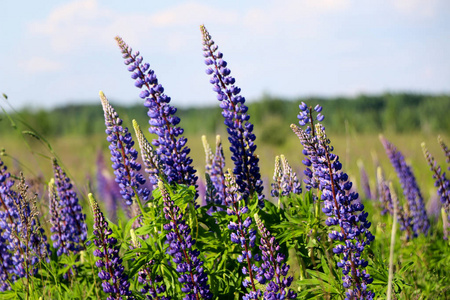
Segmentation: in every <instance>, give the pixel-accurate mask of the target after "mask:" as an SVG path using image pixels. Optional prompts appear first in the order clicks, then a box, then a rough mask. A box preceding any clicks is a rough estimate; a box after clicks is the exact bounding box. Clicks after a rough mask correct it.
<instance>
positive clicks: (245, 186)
mask: <svg viewBox="0 0 450 300" xmlns="http://www.w3.org/2000/svg"><path fill="white" fill-rule="evenodd" d="M200 30H201V32H202V35H203V51H204V53H203V55H204V57H205V58H206V59H205V64H206V65H207V66H208V68H207V69H206V73H207V74H208V75H212V77H211V79H210V83H211V84H212V85H213V86H214V87H213V90H214V91H215V92H216V93H217V99H218V100H219V101H220V102H221V103H220V107H221V108H222V109H223V112H222V115H223V117H224V118H225V121H224V123H225V125H226V126H227V127H228V128H227V131H228V135H229V136H228V140H229V141H230V144H231V146H230V151H231V153H232V156H231V159H232V160H233V162H234V165H235V166H234V170H233V173H234V175H235V176H236V182H237V184H238V186H239V191H240V192H241V193H243V195H244V199H245V200H246V201H247V199H248V197H249V196H253V194H254V193H255V192H256V193H257V195H258V200H259V205H260V207H263V206H264V196H263V194H262V192H263V182H262V180H261V175H260V171H259V166H258V163H259V158H258V156H257V155H256V154H255V150H256V145H255V139H256V136H255V134H254V133H253V124H252V123H250V122H249V119H250V116H249V114H248V113H247V111H248V108H247V106H245V104H244V103H245V98H244V97H242V96H241V95H239V93H240V91H241V89H240V88H239V87H237V86H236V85H235V79H234V77H232V76H231V75H230V73H231V71H230V69H229V68H227V63H226V61H224V60H223V54H222V53H221V52H219V51H217V49H218V47H217V45H215V43H214V41H213V40H212V39H211V35H210V34H209V32H208V31H207V30H206V28H205V26H201V27H200Z"/></svg>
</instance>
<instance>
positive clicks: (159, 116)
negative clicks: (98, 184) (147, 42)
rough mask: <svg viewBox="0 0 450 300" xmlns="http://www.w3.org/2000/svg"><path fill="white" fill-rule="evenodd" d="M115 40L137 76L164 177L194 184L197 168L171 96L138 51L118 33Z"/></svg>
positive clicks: (133, 73) (130, 68)
mask: <svg viewBox="0 0 450 300" xmlns="http://www.w3.org/2000/svg"><path fill="white" fill-rule="evenodd" d="M116 41H117V43H118V45H119V47H120V49H121V50H122V54H123V58H124V59H125V64H126V65H127V66H128V71H130V72H132V74H131V78H133V79H134V80H136V81H135V86H136V87H138V88H139V89H142V92H141V93H140V95H139V97H141V98H142V99H144V100H145V102H144V105H145V106H146V107H147V108H148V116H149V117H150V120H149V123H150V128H149V131H150V133H154V134H156V135H157V136H158V139H154V140H153V145H154V146H156V147H157V150H156V152H157V154H158V155H159V158H160V160H161V163H162V165H163V168H164V174H165V176H166V178H167V181H168V182H169V183H178V184H185V185H192V186H195V185H196V182H197V177H196V176H195V172H196V171H195V169H194V168H193V167H192V159H191V158H190V157H189V156H188V155H189V152H190V151H191V150H190V149H189V147H187V146H186V143H187V139H186V138H185V137H184V136H181V135H182V134H183V132H184V130H183V129H182V128H181V127H179V126H177V125H178V124H179V123H180V118H178V117H177V116H176V115H175V113H176V111H177V109H176V108H175V107H173V106H170V105H169V102H170V97H168V96H167V95H166V94H164V88H163V87H162V85H161V84H159V83H158V79H157V78H156V74H155V72H154V71H153V70H152V69H150V65H149V64H148V63H142V60H143V58H142V56H140V55H139V52H136V53H134V54H133V51H132V49H131V47H129V46H128V45H127V44H126V43H125V42H124V41H123V40H122V39H121V38H120V37H116Z"/></svg>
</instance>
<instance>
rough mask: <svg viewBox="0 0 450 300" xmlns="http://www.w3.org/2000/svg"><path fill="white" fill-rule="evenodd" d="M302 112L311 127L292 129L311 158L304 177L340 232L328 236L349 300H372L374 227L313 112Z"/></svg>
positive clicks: (301, 117)
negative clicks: (368, 256) (366, 254)
mask: <svg viewBox="0 0 450 300" xmlns="http://www.w3.org/2000/svg"><path fill="white" fill-rule="evenodd" d="M302 106H304V107H302ZM300 110H301V113H300V115H299V119H300V124H301V125H303V126H304V125H306V124H307V123H308V122H309V124H308V127H307V129H306V130H303V129H301V128H299V127H298V126H296V125H294V124H292V125H291V128H292V130H293V131H294V133H295V134H296V135H297V136H298V137H299V139H300V142H301V144H302V145H303V147H304V150H303V153H304V154H305V155H307V156H308V158H306V159H305V160H304V163H305V165H307V166H309V167H311V169H309V168H308V169H307V170H309V171H308V172H306V173H305V174H306V175H307V176H308V178H309V179H310V181H307V183H308V184H311V183H313V184H314V185H315V188H318V189H319V190H320V192H321V199H322V200H323V202H324V204H323V208H322V211H323V212H324V213H325V215H327V216H328V218H327V220H326V222H325V224H326V225H327V226H330V227H332V228H336V229H338V230H339V231H337V230H332V231H331V232H330V233H329V235H328V236H329V238H330V239H332V240H334V241H335V242H336V244H335V247H334V248H333V252H334V253H335V254H337V255H340V256H341V255H342V259H341V261H340V262H338V264H337V266H338V267H340V268H342V273H343V275H344V276H343V285H344V288H346V289H347V293H346V296H347V298H346V299H373V297H374V293H373V292H372V291H370V290H368V289H367V285H368V284H370V283H372V281H373V279H372V278H370V275H369V274H368V273H367V272H366V270H365V268H366V267H367V265H368V262H367V261H366V260H365V259H364V258H362V254H363V251H364V250H365V247H366V246H368V245H369V244H370V243H371V242H372V241H373V240H374V236H373V235H372V234H371V232H370V231H369V230H368V229H369V228H370V225H371V223H370V222H369V221H367V216H368V213H367V212H364V205H363V204H361V203H360V202H359V201H358V194H356V193H354V192H351V187H352V183H351V182H350V181H349V180H348V175H347V174H346V173H344V172H342V171H341V168H342V164H341V163H340V162H339V157H338V156H337V155H336V154H333V153H332V151H333V147H332V146H331V145H330V140H329V139H328V138H327V136H326V134H325V128H324V127H323V126H322V124H320V123H318V124H316V125H315V126H314V125H313V122H312V120H313V118H312V109H311V108H310V109H309V113H305V112H306V111H307V107H306V104H304V103H302V105H301V106H300ZM315 110H316V111H317V112H319V113H320V111H321V108H320V107H319V108H318V106H316V108H315ZM321 119H323V116H322V115H318V116H317V120H318V121H320V120H321ZM313 178H314V180H313V181H311V180H312V179H313ZM355 200H356V201H355Z"/></svg>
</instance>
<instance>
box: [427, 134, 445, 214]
mask: <svg viewBox="0 0 450 300" xmlns="http://www.w3.org/2000/svg"><path fill="white" fill-rule="evenodd" d="M422 151H423V155H424V156H425V159H426V160H427V162H428V165H429V166H430V170H431V172H433V179H434V180H435V183H434V186H435V187H437V188H438V189H437V195H438V196H439V198H440V200H441V203H442V207H443V208H444V209H445V212H446V213H447V218H448V221H450V182H449V180H448V179H447V177H446V176H445V172H442V169H441V167H440V166H439V165H438V164H437V163H436V161H435V160H434V157H433V156H431V154H430V152H429V151H428V149H427V148H426V146H425V143H422Z"/></svg>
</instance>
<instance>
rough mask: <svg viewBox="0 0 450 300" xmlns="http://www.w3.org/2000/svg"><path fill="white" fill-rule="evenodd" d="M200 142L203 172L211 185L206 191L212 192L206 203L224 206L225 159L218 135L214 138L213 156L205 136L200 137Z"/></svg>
mask: <svg viewBox="0 0 450 300" xmlns="http://www.w3.org/2000/svg"><path fill="white" fill-rule="evenodd" d="M202 141H203V147H204V148H205V154H206V165H205V172H206V174H207V177H209V179H210V181H211V185H212V186H211V188H208V191H209V190H211V191H212V192H210V193H212V195H210V196H209V197H208V198H207V199H206V202H207V203H209V202H214V203H215V204H219V205H225V198H226V192H225V189H226V185H225V171H224V169H225V157H224V155H223V147H222V141H221V139H220V135H217V136H216V149H215V153H214V154H213V152H212V150H211V147H210V146H209V144H208V141H207V140H206V136H202ZM207 183H208V179H207Z"/></svg>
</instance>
